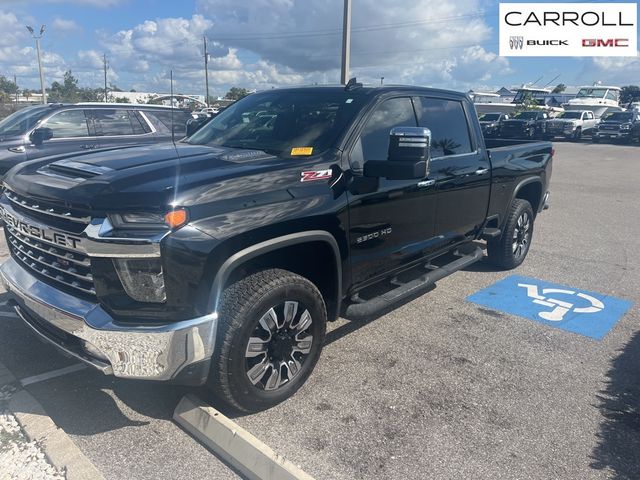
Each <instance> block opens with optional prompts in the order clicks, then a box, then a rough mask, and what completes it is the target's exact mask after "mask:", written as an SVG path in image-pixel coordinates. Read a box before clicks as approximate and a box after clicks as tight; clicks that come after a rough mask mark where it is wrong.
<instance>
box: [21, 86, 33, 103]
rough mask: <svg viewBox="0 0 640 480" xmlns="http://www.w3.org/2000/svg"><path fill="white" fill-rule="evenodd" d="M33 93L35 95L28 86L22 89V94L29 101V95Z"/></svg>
mask: <svg viewBox="0 0 640 480" xmlns="http://www.w3.org/2000/svg"><path fill="white" fill-rule="evenodd" d="M31 95H33V92H32V91H31V90H29V89H28V88H25V89H23V90H22V96H23V97H24V98H26V99H27V102H28V101H29V97H30V96H31Z"/></svg>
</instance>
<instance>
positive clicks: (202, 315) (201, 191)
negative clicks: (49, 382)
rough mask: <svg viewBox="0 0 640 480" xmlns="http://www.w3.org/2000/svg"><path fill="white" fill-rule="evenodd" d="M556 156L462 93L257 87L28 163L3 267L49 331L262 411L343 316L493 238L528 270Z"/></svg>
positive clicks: (453, 264) (421, 288) (15, 191)
mask: <svg viewBox="0 0 640 480" xmlns="http://www.w3.org/2000/svg"><path fill="white" fill-rule="evenodd" d="M552 156H553V150H552V147H551V144H550V143H549V142H544V141H540V142H535V141H534V142H521V143H518V142H515V141H501V140H495V141H493V142H492V143H487V142H486V141H485V139H484V138H483V136H482V132H481V129H480V125H479V123H478V120H477V115H476V112H475V109H474V106H473V103H472V102H471V100H470V99H469V97H468V96H466V95H465V94H462V93H457V92H452V91H446V90H437V89H430V88H421V87H408V86H407V87H397V86H383V87H365V86H362V85H361V84H358V83H356V82H355V80H353V81H350V82H349V84H348V85H347V86H346V87H345V86H340V87H306V88H290V89H282V90H269V91H265V92H259V93H255V94H252V95H250V96H248V97H245V98H243V99H242V100H240V101H238V102H237V103H235V104H234V105H232V106H231V107H229V108H228V109H226V110H225V111H224V112H222V113H220V114H219V115H218V116H217V117H215V118H214V119H213V120H211V122H209V123H208V124H207V125H205V126H204V127H203V128H202V129H200V130H199V131H198V132H197V133H195V134H194V135H193V136H191V137H189V138H187V139H185V140H184V141H181V142H179V143H177V144H175V145H174V144H173V143H166V144H157V145H148V146H145V147H131V148H122V149H119V150H100V151H93V152H84V153H80V154H73V155H60V156H56V157H48V158H46V159H41V160H35V161H31V162H28V163H25V164H22V165H20V166H18V167H16V168H14V169H12V170H11V171H10V172H9V173H8V175H7V176H6V178H5V180H4V184H5V187H6V190H5V192H4V195H3V196H2V197H1V198H0V207H1V210H0V213H1V215H2V217H3V219H4V222H5V227H4V228H5V235H6V240H7V244H8V246H9V250H10V252H11V257H10V258H9V259H8V260H7V261H6V262H5V263H4V264H3V265H2V266H1V267H0V278H1V280H2V282H3V284H4V285H5V286H6V288H7V291H8V292H9V293H10V295H11V298H12V302H13V305H14V306H15V309H16V312H17V313H18V315H19V316H20V317H21V318H22V319H23V320H24V321H25V322H26V323H27V324H28V325H29V326H30V327H31V328H32V329H33V330H34V331H35V332H36V333H37V334H39V335H40V336H42V337H43V338H44V339H46V340H48V341H49V342H52V343H53V344H55V345H56V346H57V347H58V348H60V349H62V350H64V351H65V352H67V353H68V354H70V355H72V356H75V357H77V358H78V359H80V360H82V361H84V362H87V363H88V364H90V365H92V366H94V367H96V368H98V369H99V370H101V371H102V372H104V373H105V374H112V375H115V376H117V377H124V378H133V379H148V380H158V381H172V382H178V383H183V384H190V385H201V384H206V385H208V386H209V387H210V389H211V391H212V392H213V395H214V396H215V397H216V398H218V399H219V400H220V401H221V402H224V403H225V404H227V405H229V406H230V407H232V408H235V409H237V410H240V411H256V410H260V409H264V408H268V407H270V406H273V405H275V404H277V403H278V402H281V401H283V400H284V399H286V398H288V397H289V396H291V395H292V394H293V393H294V392H295V391H296V390H297V389H298V388H299V387H300V386H301V385H302V384H303V383H304V382H305V381H306V379H307V378H308V377H309V375H310V374H311V372H312V370H313V367H314V365H315V364H316V362H317V360H318V358H319V356H320V351H321V350H322V346H323V342H324V337H325V328H326V323H327V321H332V320H336V319H337V318H338V316H340V315H342V316H345V317H346V318H350V319H358V318H372V317H375V316H378V315H381V314H382V313H384V312H385V311H387V309H389V308H393V307H394V306H396V305H398V303H399V302H402V301H405V300H407V299H409V298H412V297H414V296H415V295H416V294H418V293H421V292H425V291H426V290H427V289H428V288H429V287H430V286H431V285H433V283H434V282H436V281H438V280H439V279H441V278H443V277H445V276H447V275H449V274H451V273H453V272H455V271H457V270H460V269H462V268H465V267H467V266H469V265H471V264H473V263H474V262H477V261H479V260H481V259H482V258H483V257H484V250H483V247H484V245H485V244H484V242H485V241H486V251H487V254H488V259H489V260H490V261H491V262H493V264H494V265H496V266H497V267H498V268H506V269H510V268H514V267H517V266H518V265H520V264H521V263H522V262H523V261H524V259H525V257H526V256H527V252H528V251H529V247H530V245H531V241H532V235H533V228H534V221H535V220H536V218H537V215H538V214H539V212H541V211H542V210H543V209H545V208H546V207H547V205H548V199H549V192H548V189H549V180H550V176H551V163H552ZM425 322H428V312H426V313H425ZM407 340H408V341H411V338H410V334H408V337H407Z"/></svg>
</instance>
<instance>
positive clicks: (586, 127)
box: [545, 110, 600, 140]
mask: <svg viewBox="0 0 640 480" xmlns="http://www.w3.org/2000/svg"><path fill="white" fill-rule="evenodd" d="M598 123H600V120H599V119H597V118H596V117H595V115H594V114H593V112H592V111H590V110H570V111H568V112H562V113H561V114H560V115H558V116H557V117H556V118H552V119H550V120H547V125H546V127H547V128H546V132H545V138H548V139H552V138H554V137H564V138H566V139H571V140H580V139H581V138H582V135H583V134H587V135H592V134H593V133H594V132H595V129H596V127H597V126H598Z"/></svg>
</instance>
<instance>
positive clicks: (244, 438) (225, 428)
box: [173, 395, 313, 480]
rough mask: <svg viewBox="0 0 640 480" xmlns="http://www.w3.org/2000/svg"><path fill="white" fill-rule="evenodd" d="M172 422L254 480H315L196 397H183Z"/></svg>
mask: <svg viewBox="0 0 640 480" xmlns="http://www.w3.org/2000/svg"><path fill="white" fill-rule="evenodd" d="M173 419H174V420H175V421H176V422H177V423H178V424H179V425H180V426H181V427H182V428H184V429H185V430H186V431H187V432H189V433H190V434H191V435H192V436H193V437H195V438H196V439H198V440H199V441H200V442H202V443H203V444H204V445H205V446H207V447H208V448H210V449H211V450H213V451H214V452H215V453H216V454H218V455H219V456H220V457H221V458H222V459H223V460H225V461H226V462H227V463H229V464H230V465H232V466H233V467H234V468H236V469H237V470H238V471H239V472H241V473H242V474H243V475H244V476H246V477H247V478H249V479H251V480H313V477H311V476H310V475H309V474H307V473H305V472H303V471H302V470H301V469H300V468H298V467H297V466H296V465H294V464H293V463H291V462H290V461H288V460H286V459H285V458H284V457H281V456H280V455H278V454H277V453H276V452H274V451H273V450H272V449H271V448H269V447H268V446H267V445H265V444H264V443H262V442H261V441H260V440H258V439H257V438H256V437H254V436H253V435H251V434H250V433H249V432H247V431H246V430H245V429H243V428H242V427H240V426H239V425H237V424H236V423H234V422H233V421H231V420H230V419H229V418H227V417H225V416H224V415H223V414H222V413H220V412H219V411H218V410H216V409H215V408H213V407H212V406H210V405H208V404H206V403H204V402H203V401H202V400H200V399H199V398H198V397H196V396H194V395H186V396H184V397H182V399H181V400H180V403H179V404H178V406H177V407H176V409H175V411H174V413H173Z"/></svg>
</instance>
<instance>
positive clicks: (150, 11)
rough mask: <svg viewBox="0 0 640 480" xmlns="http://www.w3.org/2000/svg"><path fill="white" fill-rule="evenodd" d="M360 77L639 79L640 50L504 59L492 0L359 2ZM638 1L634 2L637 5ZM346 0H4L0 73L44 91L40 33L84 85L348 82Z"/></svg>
mask: <svg viewBox="0 0 640 480" xmlns="http://www.w3.org/2000/svg"><path fill="white" fill-rule="evenodd" d="M352 1H353V3H352V5H353V6H352V9H353V10H352V12H353V13H352V46H351V76H357V78H358V80H359V81H363V82H365V83H380V78H381V77H384V82H385V83H393V84H415V85H425V86H433V87H440V88H449V89H454V90H463V91H466V90H469V89H474V90H476V91H478V90H495V89H497V88H499V87H501V86H507V87H512V86H517V85H522V84H525V83H531V82H537V83H536V84H537V85H538V86H543V85H545V84H547V83H549V85H550V86H554V85H556V84H558V83H564V84H566V85H571V86H578V85H585V84H586V85H590V84H592V83H594V82H596V81H601V82H603V83H605V84H614V85H628V84H636V85H637V84H640V57H617V58H614V57H609V58H607V57H600V58H574V57H561V58H516V57H500V56H498V53H497V52H498V39H497V35H498V25H497V24H498V2H496V1H493V0H448V1H432V0H402V1H400V0H352ZM633 3H635V2H633ZM342 8H343V0H180V1H167V0H165V1H160V0H29V1H14V0H0V75H5V76H7V77H10V78H12V77H13V75H16V77H17V79H18V85H19V86H20V87H22V88H31V89H37V88H38V87H39V77H38V69H37V60H36V53H35V46H34V40H33V39H32V38H31V36H30V34H29V32H28V31H27V29H26V28H25V25H31V26H33V27H34V29H35V30H36V31H37V30H39V27H40V25H42V24H45V25H46V31H45V34H44V37H43V38H42V44H41V45H42V50H43V63H44V71H45V82H46V84H47V85H49V84H50V83H51V82H52V81H54V80H58V81H60V80H61V79H62V76H63V74H64V72H65V71H66V70H71V71H72V72H73V74H74V76H76V78H78V79H79V84H80V86H85V87H92V88H98V87H101V86H102V85H103V84H104V80H103V71H102V68H103V63H102V56H103V54H106V56H107V60H108V81H109V82H110V83H111V84H114V85H116V86H118V87H119V88H121V89H122V90H127V91H128V90H131V89H135V90H137V91H145V92H168V91H169V71H170V70H173V76H174V90H175V91H176V92H180V93H190V94H204V88H205V87H204V67H203V58H204V57H203V37H204V36H206V37H207V39H208V42H209V54H210V61H209V83H210V93H211V95H214V96H218V95H224V93H225V92H226V91H227V90H228V89H229V88H230V87H231V86H239V87H244V88H248V89H258V90H261V89H269V88H273V87H282V86H288V85H300V84H313V83H319V84H323V83H338V82H339V79H340V52H341V29H342Z"/></svg>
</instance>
